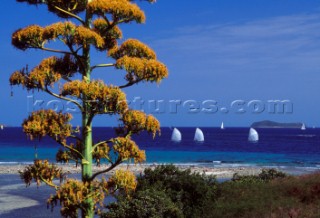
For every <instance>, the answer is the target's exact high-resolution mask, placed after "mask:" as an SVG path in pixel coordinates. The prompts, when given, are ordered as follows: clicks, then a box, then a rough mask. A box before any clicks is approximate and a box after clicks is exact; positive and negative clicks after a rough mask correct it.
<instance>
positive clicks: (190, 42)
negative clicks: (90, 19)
mask: <svg viewBox="0 0 320 218" xmlns="http://www.w3.org/2000/svg"><path fill="white" fill-rule="evenodd" d="M139 5H140V6H141V7H142V8H143V9H144V10H145V13H146V16H147V22H146V24H144V25H136V24H130V25H123V26H122V30H123V32H124V39H127V38H138V39H139V40H141V41H143V42H145V43H146V44H148V45H149V46H150V47H152V48H153V49H154V50H155V51H156V52H157V55H158V59H159V60H161V61H162V62H164V63H165V64H166V65H167V67H168V69H169V73H170V75H169V78H168V79H166V80H164V81H163V82H162V83H161V84H160V85H156V84H149V83H143V84H140V85H137V86H133V87H130V88H127V89H126V90H125V92H126V94H127V97H128V100H134V99H135V98H136V100H137V99H141V100H144V104H143V105H142V107H141V108H142V109H144V110H145V111H146V112H147V113H154V114H155V116H156V117H157V118H158V119H159V120H160V122H161V124H162V126H213V127H215V126H219V125H220V123H221V122H222V121H223V122H224V123H225V126H226V127H228V126H249V125H250V124H251V123H252V122H254V121H259V120H264V119H270V120H273V121H279V122H297V121H301V122H305V123H306V124H307V126H317V127H319V126H320V2H319V1H318V0H308V1H302V0H281V1H279V0H259V1H257V0H203V1H200V2H197V1H189V0H186V1H169V0H158V1H157V3H156V4H152V5H150V4H147V3H140V2H139ZM0 16H1V34H0V39H1V45H0V46H1V47H0V48H1V51H2V52H1V53H0V60H1V62H2V67H1V80H0V91H1V93H2V94H1V102H2V107H1V114H0V122H1V123H5V124H8V125H11V126H19V125H20V124H21V122H22V120H23V119H24V118H25V117H26V116H27V115H28V113H29V112H30V111H31V110H32V108H33V107H32V104H33V103H34V102H35V101H36V100H44V101H45V102H49V101H50V100H54V99H51V98H48V97H46V96H45V95H43V94H41V93H37V92H35V93H27V92H26V91H25V90H22V89H21V88H19V87H14V88H13V96H10V92H11V88H10V86H9V83H8V79H9V76H10V74H11V73H12V72H13V71H15V70H18V69H20V68H21V67H23V66H25V65H26V64H28V65H29V66H30V68H32V67H34V66H36V65H37V64H38V63H39V62H40V61H41V59H42V58H44V57H47V56H50V55H52V54H49V53H46V52H42V51H33V50H30V51H27V52H22V51H19V50H17V49H15V48H13V47H12V46H11V34H12V33H13V32H14V31H15V30H16V29H18V28H21V27H25V26H27V25H30V24H34V23H37V24H40V25H48V24H50V23H52V22H55V21H57V18H56V17H55V16H54V15H53V14H50V13H48V12H47V11H46V10H45V8H44V7H38V8H36V7H32V6H28V5H26V4H21V3H16V2H15V1H6V3H5V4H3V5H2V7H1V8H0ZM93 58H94V60H93V62H94V63H106V62H108V59H106V55H105V53H94V54H93ZM109 61H110V60H109ZM123 76H124V73H123V72H120V71H114V70H111V69H99V70H98V71H96V72H94V75H93V77H94V78H99V79H104V80H105V81H106V83H107V84H110V83H114V84H122V83H123V82H122V83H121V81H123V80H122V79H123ZM32 95H33V96H34V100H33V98H30V97H28V96H32ZM239 100H241V101H239ZM270 100H288V101H289V102H290V105H291V106H292V110H285V111H284V112H285V113H279V111H276V113H272V111H270V109H268V107H270V103H269V102H268V101H270ZM154 101H159V105H160V107H159V111H158V112H157V111H155V108H154V104H153V103H154ZM170 101H174V102H179V103H181V104H178V105H176V104H173V103H172V102H171V103H170ZM235 101H236V102H238V103H239V102H242V103H243V104H241V105H238V104H236V106H235V104H233V106H231V104H232V102H235ZM252 101H253V102H252ZM249 102H251V103H249ZM254 102H255V103H257V102H259V103H258V104H257V105H256V106H257V107H258V108H256V110H257V112H256V113H255V111H254V108H253V106H254V104H253V103H254ZM190 104H195V105H190ZM212 104H214V106H212ZM131 105H132V106H133V107H135V108H136V109H139V108H140V106H139V104H137V101H135V103H132V104H131ZM210 105H211V106H212V107H210ZM58 106H59V107H64V108H65V107H66V105H65V104H62V103H61V104H59V105H58ZM262 106H264V107H265V110H262ZM175 107H176V111H175V110H174V108H175ZM34 108H37V106H36V107H34ZM190 108H191V109H190ZM206 109H210V110H206ZM211 109H213V110H211ZM215 109H217V111H216V110H215ZM226 109H227V110H228V112H226ZM239 109H244V110H245V111H246V112H243V113H239ZM208 112H211V113H208ZM74 116H75V120H74V122H73V123H74V124H75V125H77V124H78V123H79V115H78V114H77V113H74ZM116 124H117V121H116V119H115V118H114V117H102V116H101V117H97V118H96V119H95V120H94V125H96V126H114V125H116Z"/></svg>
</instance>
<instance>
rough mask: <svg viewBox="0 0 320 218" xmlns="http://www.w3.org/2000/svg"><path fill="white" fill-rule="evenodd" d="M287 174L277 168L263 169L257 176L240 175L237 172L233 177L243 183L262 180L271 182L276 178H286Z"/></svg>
mask: <svg viewBox="0 0 320 218" xmlns="http://www.w3.org/2000/svg"><path fill="white" fill-rule="evenodd" d="M286 176H287V175H286V174H285V173H283V172H281V171H278V170H276V169H263V170H262V172H261V173H260V174H259V175H257V176H253V175H252V176H240V175H239V174H237V173H235V174H234V175H233V177H232V180H231V181H233V182H241V183H260V182H270V181H271V180H274V179H279V178H285V177H286Z"/></svg>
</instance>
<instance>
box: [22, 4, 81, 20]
mask: <svg viewBox="0 0 320 218" xmlns="http://www.w3.org/2000/svg"><path fill="white" fill-rule="evenodd" d="M17 1H18V2H27V3H28V4H31V5H38V4H47V5H48V10H49V11H51V12H53V13H55V14H57V15H58V16H59V17H62V18H69V17H71V16H70V15H68V14H67V13H65V12H63V11H61V10H59V9H58V8H60V9H62V10H64V11H67V12H71V13H73V14H77V13H80V12H82V11H84V10H85V9H86V2H87V1H85V0H46V1H44V0H17Z"/></svg>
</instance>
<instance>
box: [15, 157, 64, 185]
mask: <svg viewBox="0 0 320 218" xmlns="http://www.w3.org/2000/svg"><path fill="white" fill-rule="evenodd" d="M19 174H20V177H21V179H22V180H23V181H24V182H25V183H26V185H27V186H30V184H31V182H32V180H34V181H35V182H36V183H37V185H38V186H39V185H40V183H41V182H43V181H45V182H46V183H47V184H52V185H53V180H54V179H60V180H62V179H63V173H62V170H61V168H58V167H56V166H55V165H53V164H49V162H48V161H47V160H35V161H34V164H33V165H29V166H27V167H26V168H25V169H24V170H23V171H19Z"/></svg>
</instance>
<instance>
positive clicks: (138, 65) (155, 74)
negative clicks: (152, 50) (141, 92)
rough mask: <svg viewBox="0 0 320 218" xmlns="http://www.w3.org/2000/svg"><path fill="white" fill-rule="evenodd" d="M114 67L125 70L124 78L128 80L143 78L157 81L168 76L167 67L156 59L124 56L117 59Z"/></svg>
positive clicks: (133, 80) (134, 80)
mask: <svg viewBox="0 0 320 218" xmlns="http://www.w3.org/2000/svg"><path fill="white" fill-rule="evenodd" d="M116 68H118V69H125V70H126V71H127V75H126V80H127V81H129V82H136V81H140V80H145V81H149V82H157V83H159V82H160V81H161V80H162V79H163V78H166V77H168V69H167V67H166V66H165V65H164V64H163V63H161V62H159V61H157V60H147V59H141V58H135V57H128V56H124V57H122V58H120V59H118V60H117V62H116Z"/></svg>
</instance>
